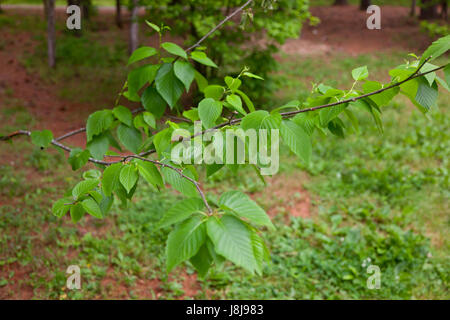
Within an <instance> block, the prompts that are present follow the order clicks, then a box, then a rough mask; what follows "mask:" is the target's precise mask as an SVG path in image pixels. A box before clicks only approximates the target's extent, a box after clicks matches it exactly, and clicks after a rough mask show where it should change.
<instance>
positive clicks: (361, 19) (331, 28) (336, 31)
mask: <svg viewBox="0 0 450 320" xmlns="http://www.w3.org/2000/svg"><path fill="white" fill-rule="evenodd" d="M311 12H312V14H313V15H314V16H316V17H318V18H320V21H321V22H320V24H318V25H317V26H315V27H313V26H305V27H304V28H303V31H302V33H301V36H300V37H299V38H298V39H291V40H288V41H287V42H286V43H285V44H284V45H283V46H282V49H283V51H285V52H287V53H292V54H301V55H311V54H320V53H331V52H335V51H341V52H344V53H349V54H353V55H357V54H360V53H369V52H377V51H387V50H395V49H397V50H400V49H403V50H405V49H406V50H411V51H414V52H416V53H419V52H421V51H422V50H423V49H424V48H426V47H427V46H428V45H429V44H430V39H429V37H428V36H427V35H426V34H424V33H422V32H420V30H419V27H418V23H417V22H416V21H414V19H412V18H410V17H409V8H406V7H395V6H381V29H380V30H369V29H367V27H366V20H367V18H368V17H369V14H367V13H366V12H365V11H361V10H359V8H358V7H357V6H330V7H313V8H311Z"/></svg>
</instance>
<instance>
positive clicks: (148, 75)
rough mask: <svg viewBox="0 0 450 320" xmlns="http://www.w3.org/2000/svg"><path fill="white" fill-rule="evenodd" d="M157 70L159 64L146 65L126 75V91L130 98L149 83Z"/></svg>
mask: <svg viewBox="0 0 450 320" xmlns="http://www.w3.org/2000/svg"><path fill="white" fill-rule="evenodd" d="M158 69H159V64H154V65H152V64H148V65H145V66H142V67H139V68H137V69H134V70H131V71H130V72H129V73H128V81H127V83H128V91H129V94H130V95H131V96H134V95H137V93H138V91H139V90H140V89H141V88H142V87H143V86H144V85H145V84H146V83H151V82H152V81H153V80H154V79H155V76H156V72H157V71H158Z"/></svg>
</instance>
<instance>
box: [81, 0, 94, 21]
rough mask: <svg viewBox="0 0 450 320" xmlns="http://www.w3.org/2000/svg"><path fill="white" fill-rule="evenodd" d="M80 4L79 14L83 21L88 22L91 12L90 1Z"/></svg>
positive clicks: (85, 0) (83, 0) (83, 1)
mask: <svg viewBox="0 0 450 320" xmlns="http://www.w3.org/2000/svg"><path fill="white" fill-rule="evenodd" d="M80 2H81V12H82V16H83V18H84V19H86V20H89V18H90V17H91V11H92V1H91V0H80Z"/></svg>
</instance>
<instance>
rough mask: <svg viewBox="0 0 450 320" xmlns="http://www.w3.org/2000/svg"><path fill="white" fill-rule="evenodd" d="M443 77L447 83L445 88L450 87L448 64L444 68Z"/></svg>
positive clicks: (449, 66) (449, 65)
mask: <svg viewBox="0 0 450 320" xmlns="http://www.w3.org/2000/svg"><path fill="white" fill-rule="evenodd" d="M444 76H445V81H446V82H447V86H448V87H450V63H449V64H447V65H446V66H445V68H444Z"/></svg>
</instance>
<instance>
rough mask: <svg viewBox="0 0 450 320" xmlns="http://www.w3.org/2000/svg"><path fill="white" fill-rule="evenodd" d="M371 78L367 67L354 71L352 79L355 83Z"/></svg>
mask: <svg viewBox="0 0 450 320" xmlns="http://www.w3.org/2000/svg"><path fill="white" fill-rule="evenodd" d="M368 76H369V70H367V66H363V67H359V68H356V69H353V70H352V77H353V79H355V81H359V80H364V79H366V78H367V77H368Z"/></svg>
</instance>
